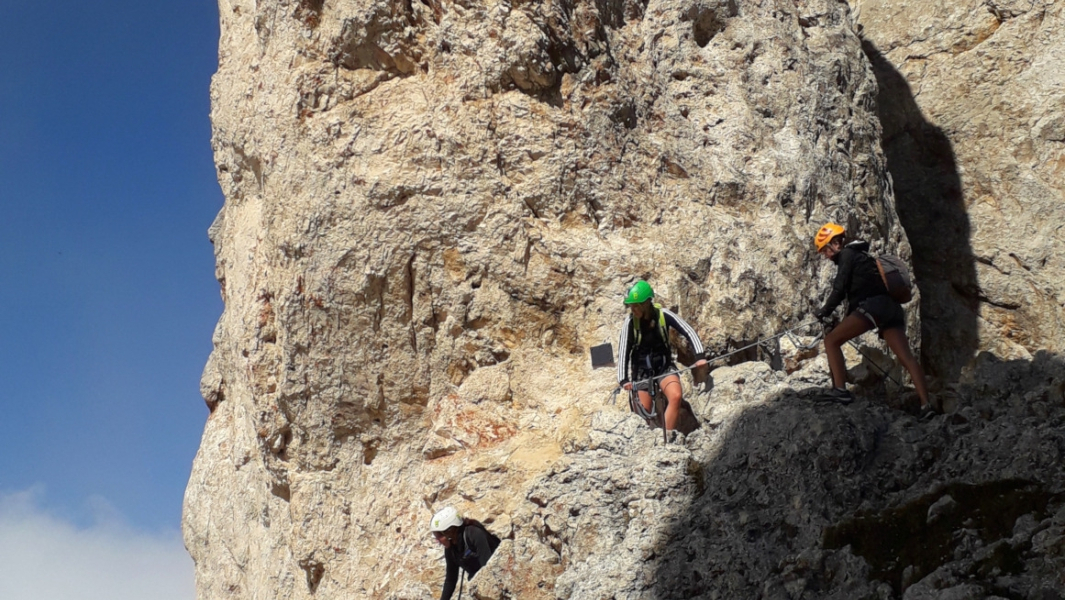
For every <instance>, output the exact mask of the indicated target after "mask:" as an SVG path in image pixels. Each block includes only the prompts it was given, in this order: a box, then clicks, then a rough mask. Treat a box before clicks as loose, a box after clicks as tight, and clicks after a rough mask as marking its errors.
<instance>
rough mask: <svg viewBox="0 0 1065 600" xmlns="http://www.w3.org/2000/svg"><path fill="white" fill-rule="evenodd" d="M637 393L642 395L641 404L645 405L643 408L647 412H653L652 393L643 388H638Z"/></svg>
mask: <svg viewBox="0 0 1065 600" xmlns="http://www.w3.org/2000/svg"><path fill="white" fill-rule="evenodd" d="M636 395H638V396H639V397H640V404H642V405H643V409H644V410H646V411H647V412H651V408H652V407H651V402H652V400H651V394H648V393H647V392H645V391H643V390H637V391H636Z"/></svg>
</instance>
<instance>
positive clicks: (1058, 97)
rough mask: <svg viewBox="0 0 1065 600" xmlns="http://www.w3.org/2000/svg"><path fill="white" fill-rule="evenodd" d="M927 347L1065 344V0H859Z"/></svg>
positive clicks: (933, 357) (1028, 348) (999, 348)
mask: <svg viewBox="0 0 1065 600" xmlns="http://www.w3.org/2000/svg"><path fill="white" fill-rule="evenodd" d="M851 4H852V5H853V6H854V8H855V12H856V13H857V15H858V22H859V24H860V26H861V28H862V29H861V31H862V35H863V47H864V48H865V51H866V54H868V55H869V58H870V61H871V63H872V64H873V67H874V70H875V71H876V76H877V81H878V83H879V85H880V93H879V97H878V103H879V112H880V118H881V122H882V123H883V127H884V142H883V143H884V149H885V152H886V154H887V157H888V168H889V169H890V171H891V175H892V177H893V180H894V184H895V185H894V188H895V197H896V202H897V204H898V211H899V219H900V220H901V221H902V224H903V226H904V227H905V229H906V233H907V234H908V235H909V239H910V241H911V243H912V244H913V247H914V267H915V271H916V276H917V280H918V284H919V286H920V288H921V316H922V324H923V331H922V340H923V341H924V359H925V362H926V364H928V365H929V366H930V367H931V370H932V371H933V373H934V374H936V375H938V376H940V377H941V378H943V379H945V380H954V379H956V378H957V377H958V375H959V373H960V371H961V369H962V368H963V367H964V366H965V365H966V363H968V361H969V360H970V359H971V358H972V357H973V356H974V355H975V352H976V351H978V350H984V349H989V350H992V351H994V352H995V353H996V354H997V355H999V356H1002V357H1004V358H1005V357H1017V358H1023V357H1028V358H1030V357H1031V354H1032V353H1034V352H1035V351H1036V350H1038V349H1040V348H1046V349H1051V350H1054V351H1057V352H1061V351H1063V350H1065V277H1062V276H1061V273H1062V269H1063V267H1065V229H1063V228H1062V224H1063V223H1065V67H1063V66H1062V65H1061V58H1060V57H1061V56H1063V55H1065V38H1063V37H1062V35H1061V32H1062V31H1065V6H1063V5H1062V3H1061V2H1054V1H1053V0H1005V1H998V0H950V1H948V2H923V3H904V2H899V1H897V0H858V1H853V2H851Z"/></svg>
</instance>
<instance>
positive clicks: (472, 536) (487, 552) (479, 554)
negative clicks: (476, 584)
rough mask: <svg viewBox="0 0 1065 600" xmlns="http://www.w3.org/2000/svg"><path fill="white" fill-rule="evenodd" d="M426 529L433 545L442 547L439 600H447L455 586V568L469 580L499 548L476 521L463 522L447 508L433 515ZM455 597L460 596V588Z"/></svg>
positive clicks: (457, 574) (491, 536) (488, 532)
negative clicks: (442, 560) (442, 584)
mask: <svg viewBox="0 0 1065 600" xmlns="http://www.w3.org/2000/svg"><path fill="white" fill-rule="evenodd" d="M429 530H430V531H432V532H433V537H434V538H436V541H437V543H439V544H440V545H441V546H443V547H444V563H445V565H446V572H445V573H446V574H445V576H444V589H443V591H442V592H441V594H440V600H451V595H452V594H454V593H455V584H456V583H459V567H461V568H462V570H463V571H465V572H466V573H469V578H470V579H473V576H474V575H476V574H477V571H480V570H481V567H483V566H485V565H486V564H488V559H489V558H491V557H492V553H493V552H495V551H496V548H497V547H498V546H499V538H498V537H496V536H495V535H493V534H492V533H491V532H490V531H488V530H487V529H485V526H484V525H482V524H481V523H480V522H479V521H476V520H474V519H464V518H463V517H462V515H461V514H459V512H458V511H457V510H455V509H454V508H453V507H450V506H448V507H445V508H444V509H442V510H441V511H439V512H437V513H436V514H435V515H433V520H432V521H430V522H429ZM459 596H460V597H461V596H462V591H461V587H460V591H459Z"/></svg>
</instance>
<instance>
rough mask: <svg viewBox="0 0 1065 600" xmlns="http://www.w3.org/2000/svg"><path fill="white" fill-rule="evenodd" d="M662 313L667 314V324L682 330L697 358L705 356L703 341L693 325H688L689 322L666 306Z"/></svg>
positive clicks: (681, 332)
mask: <svg viewBox="0 0 1065 600" xmlns="http://www.w3.org/2000/svg"><path fill="white" fill-rule="evenodd" d="M662 314H664V315H665V316H666V325H668V326H669V327H672V328H673V329H676V330H677V331H678V332H680V334H681V335H683V336H684V338H685V339H687V340H688V346H689V347H690V348H691V350H692V352H694V353H695V358H696V359H700V358H703V357H704V349H703V342H702V341H701V340H700V339H699V334H697V333H695V330H694V329H692V326H691V325H688V323H687V322H686V321H685V320H684V319H682V318H680V317H679V316H677V315H676V314H674V313H673V312H670V311H669V310H668V309H666V308H663V309H662Z"/></svg>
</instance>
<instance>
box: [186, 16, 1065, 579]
mask: <svg viewBox="0 0 1065 600" xmlns="http://www.w3.org/2000/svg"><path fill="white" fill-rule="evenodd" d="M219 9H220V14H221V38H220V41H219V70H218V73H217V74H216V76H215V78H214V80H213V83H212V87H211V102H212V112H211V119H212V123H213V127H214V134H213V139H212V144H213V148H214V152H215V161H216V165H217V168H218V179H219V183H220V185H221V187H222V190H223V192H224V193H225V197H226V203H225V206H224V207H223V209H222V210H221V211H220V213H219V215H218V217H217V219H216V221H215V223H214V224H213V225H212V227H211V238H212V240H213V242H214V244H215V250H216V259H217V275H218V278H219V281H220V285H221V292H222V297H223V299H224V301H225V312H224V314H223V315H222V317H221V319H220V321H219V323H218V327H217V331H216V335H215V340H214V342H215V347H214V351H213V352H212V355H211V358H210V360H209V363H208V366H207V367H206V368H205V372H204V378H203V389H204V395H205V398H207V400H208V403H209V405H210V406H211V407H212V413H211V416H210V418H209V419H208V421H207V425H206V427H205V431H204V437H203V442H202V444H201V448H200V451H199V453H198V455H197V458H196V460H195V463H194V465H193V472H192V475H191V478H190V482H189V487H188V491H187V493H186V502H185V510H184V522H183V530H184V534H185V541H186V545H187V547H188V549H189V552H190V553H191V555H192V557H193V559H194V561H195V564H196V577H197V589H198V595H199V597H200V598H202V599H215V598H247V599H252V598H283V599H286V600H289V599H291V600H296V599H301V598H302V599H307V598H312V597H320V598H340V597H350V598H422V597H425V596H426V594H427V593H430V594H432V595H434V596H435V595H436V594H437V593H438V591H439V587H438V586H439V585H440V584H441V582H442V580H443V563H442V561H441V558H440V557H441V553H442V551H441V549H440V547H439V546H438V545H436V543H435V542H434V541H433V540H432V538H431V537H430V536H429V533H428V529H427V523H428V520H429V517H430V515H431V514H432V512H433V511H435V510H438V509H439V508H441V507H443V506H445V505H452V506H455V507H457V508H459V509H460V510H462V511H464V512H465V513H466V514H467V515H468V516H470V517H473V518H477V519H480V520H482V521H484V522H486V523H488V524H489V527H490V528H494V526H495V525H494V524H498V525H499V526H500V528H501V529H502V531H500V533H502V534H504V535H508V534H509V535H512V536H513V543H512V546H511V547H512V548H513V554H512V556H513V560H514V564H516V565H519V567H520V572H518V573H517V574H516V575H515V576H514V577H512V578H511V579H510V580H509V581H506V582H505V583H500V585H501V586H502V585H505V587H506V589H507V590H508V592H507V593H508V594H511V595H512V596H513V597H516V598H522V599H535V598H550V597H555V595H556V594H563V593H564V592H563V591H556V579H557V578H558V577H559V576H560V574H561V573H563V572H564V571H565V569H566V568H568V566H570V565H572V564H574V563H573V560H574V559H575V558H577V557H579V554H580V553H581V552H584V551H587V550H590V549H605V548H609V544H610V540H606V539H597V538H596V537H595V531H583V530H582V531H580V532H577V534H575V535H576V537H573V538H572V543H571V542H569V541H565V540H569V539H571V538H567V537H564V536H563V537H560V536H559V535H558V534H557V532H558V531H559V529H558V527H561V526H562V525H563V524H560V523H558V522H556V521H558V520H559V519H560V517H559V516H558V515H557V514H555V513H549V512H545V511H544V510H542V507H541V506H540V505H538V504H536V503H535V502H534V501H532V500H530V499H529V498H528V494H529V493H530V490H531V489H533V486H534V484H535V482H536V481H537V480H538V478H540V477H542V476H543V475H544V473H546V472H548V471H550V470H551V469H554V468H555V467H556V465H559V464H560V463H562V462H563V461H565V460H566V458H567V456H568V454H569V453H572V452H576V451H578V450H579V449H581V448H587V447H589V446H590V445H594V444H597V443H600V442H599V441H597V440H598V439H599V438H593V437H592V435H591V434H590V433H589V423H591V422H596V419H600V420H602V419H603V418H604V417H603V415H611V416H612V418H614V417H617V418H621V417H625V415H622V414H620V411H623V410H625V409H624V407H623V406H613V407H611V406H607V405H606V404H605V402H606V400H607V399H608V396H609V392H610V390H611V389H612V388H613V387H614V385H615V382H614V374H613V372H612V370H610V369H605V370H601V371H592V370H591V368H590V364H589V360H588V354H587V349H588V348H589V347H590V346H592V345H596V344H599V343H602V342H603V341H607V340H609V341H615V340H616V336H617V333H618V332H617V328H618V326H619V325H620V323H621V321H622V319H623V318H624V316H625V311H624V307H623V306H622V304H621V299H622V297H623V294H624V292H625V290H626V289H627V288H628V286H630V285H631V284H632V283H633V282H634V281H635V280H636V279H638V278H648V279H649V280H650V281H651V283H652V284H653V285H654V286H655V288H656V290H657V291H658V293H659V297H660V300H661V301H662V302H663V303H664V304H665V305H666V306H668V307H671V308H673V309H675V310H676V311H677V312H678V313H679V314H681V315H682V316H683V317H684V318H685V319H687V320H689V321H690V322H691V323H692V324H693V326H695V327H696V329H697V330H698V332H699V334H700V335H701V337H702V339H703V341H704V342H705V343H706V344H707V346H708V348H709V349H710V351H711V352H722V351H725V350H727V349H729V348H734V347H737V346H738V345H741V344H742V343H744V342H746V341H750V340H753V339H756V338H758V337H761V336H764V335H768V334H771V333H775V332H777V331H779V330H781V329H783V328H784V327H785V326H788V325H794V324H797V323H799V322H802V321H806V320H808V318H809V312H810V311H811V309H812V308H814V307H815V306H816V305H817V304H818V303H819V302H820V301H821V299H822V298H823V296H824V294H825V286H826V284H827V282H828V281H829V279H830V277H831V275H832V270H831V269H830V268H829V267H828V265H826V264H824V263H823V262H822V261H820V260H819V259H818V257H817V255H816V254H815V252H814V249H813V246H812V244H811V238H812V235H813V233H814V231H815V230H816V228H817V227H818V226H819V225H820V224H821V223H822V222H824V221H827V220H837V221H840V222H844V223H846V224H847V225H848V226H849V227H850V228H851V229H852V231H854V232H855V233H856V234H857V235H861V236H863V237H866V238H867V239H869V240H870V241H871V242H872V243H873V245H874V247H875V248H877V249H881V250H884V249H886V250H891V251H893V252H896V253H899V254H901V255H902V256H904V257H908V256H909V254H910V250H909V244H908V242H907V240H906V237H905V233H904V232H903V230H902V228H901V227H900V226H899V224H898V221H897V219H896V217H895V206H894V203H893V199H892V195H891V188H890V185H889V179H888V173H887V169H886V164H885V159H884V156H883V154H882V152H881V149H880V126H879V123H878V121H877V116H876V113H875V94H876V84H875V80H874V77H873V73H872V70H871V68H870V66H869V64H868V62H867V61H866V59H865V58H864V56H863V54H862V50H861V46H860V41H859V39H858V37H857V35H856V34H855V33H854V31H853V29H852V26H851V21H850V16H849V12H848V8H847V6H846V5H845V4H841V3H838V2H830V1H827V0H808V1H803V2H797V3H796V2H792V1H791V0H787V1H784V0H741V1H726V0H722V1H711V0H652V1H651V2H638V1H635V0H611V1H606V2H603V1H594V2H593V1H592V0H564V1H550V2H508V1H502V0H498V1H497V0H472V1H462V2H452V1H449V0H416V1H414V2H399V1H391V0H335V1H333V0H330V1H328V2H321V1H320V0H317V1H316V0H300V1H286V0H258V1H254V2H253V1H251V0H221V1H220V4H219ZM1041 127H1042V129H1040V131H1045V132H1051V133H1049V134H1047V135H1051V136H1053V135H1056V134H1053V133H1052V132H1053V131H1056V129H1055V127H1057V125H1055V124H1054V123H1051V122H1049V121H1047V122H1046V123H1045V124H1044V125H1042V126H1041ZM914 333H916V332H914ZM821 372H822V373H823V368H822V369H821ZM688 385H690V384H688ZM690 389H691V388H690V387H689V390H690ZM627 419H628V420H626V421H623V423H627V425H624V426H625V427H629V426H639V427H643V424H642V422H639V420H638V419H637V420H636V421H635V425H634V422H633V421H632V419H636V417H631V416H629V417H627ZM640 431H641V435H642V436H643V437H642V438H641V440H642V441H640V444H644V445H646V444H649V443H652V442H654V441H655V440H659V439H660V437H661V436H660V435H658V436H656V435H653V434H651V433H650V432H647V431H645V430H640ZM644 434H646V435H644ZM661 452H662V453H663V454H662V458H663V459H664V460H668V461H672V462H671V463H670V464H672V465H673V468H672V470H671V471H670V473H671V475H670V477H671V478H672V479H671V481H672V480H675V481H676V482H679V483H677V485H688V484H687V483H684V482H685V481H686V479H685V477H687V475H685V474H686V473H687V472H688V471H687V470H686V469H687V467H686V466H685V465H686V463H685V462H684V461H685V460H687V459H685V458H684V457H683V456H682V454H681V453H678V452H677V451H667V450H662V451H661ZM656 456H657V455H656ZM655 476H656V475H655V471H654V469H653V468H651V467H646V468H644V469H643V470H642V471H641V474H640V475H639V476H638V478H639V481H640V482H642V483H641V485H652V484H653V483H654V482H655ZM653 508H654V507H653V505H652V504H650V503H649V502H643V503H641V504H638V505H634V506H633V507H632V510H633V511H634V518H633V528H634V529H633V533H634V535H635V534H640V535H644V533H645V534H646V536H651V537H646V536H645V538H646V539H645V538H640V537H639V536H637V538H633V539H632V540H630V541H628V542H626V543H627V544H628V546H627V548H629V550H631V556H637V555H644V554H647V555H650V553H652V552H653V551H654V547H655V546H654V544H656V543H660V540H658V538H653V536H658V535H660V533H661V528H660V527H659V525H654V526H652V525H653V521H654V518H655V515H654V513H653ZM553 527H554V528H553ZM641 528H642V529H641ZM552 532H556V533H552ZM641 532H644V533H641ZM567 535H568V534H567ZM652 538H653V539H652ZM656 540H658V541H656ZM508 552H509V551H508ZM502 558H503V557H502V556H501V562H505V561H502ZM506 564H510V563H506ZM617 568H618V569H621V568H622V566H621V565H620V564H619V565H617ZM573 577H576V575H573V576H571V577H570V578H569V579H565V580H564V581H563V583H564V584H565V585H564V586H563V587H561V588H557V589H558V590H567V589H576V588H575V587H574V586H578V584H579V582H578V581H577V580H575V579H574V578H573ZM486 582H487V579H486ZM629 583H632V584H633V585H635V583H633V582H632V581H630V582H629ZM486 585H487V583H486ZM619 585H620V584H619ZM626 585H628V584H626ZM486 589H487V588H486ZM493 589H496V588H493ZM500 589H501V588H500ZM478 593H479V594H482V595H484V594H489V595H491V593H490V592H488V591H483V592H478Z"/></svg>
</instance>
